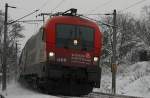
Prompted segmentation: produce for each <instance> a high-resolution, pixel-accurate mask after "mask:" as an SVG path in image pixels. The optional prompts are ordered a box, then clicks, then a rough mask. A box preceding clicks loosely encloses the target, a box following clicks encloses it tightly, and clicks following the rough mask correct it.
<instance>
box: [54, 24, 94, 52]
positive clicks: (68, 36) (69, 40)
mask: <svg viewBox="0 0 150 98" xmlns="http://www.w3.org/2000/svg"><path fill="white" fill-rule="evenodd" d="M56 46H57V47H58V48H67V49H77V50H80V49H81V50H84V51H89V50H92V49H93V46H94V29H92V28H90V27H87V26H80V25H68V24H58V25H57V26H56Z"/></svg>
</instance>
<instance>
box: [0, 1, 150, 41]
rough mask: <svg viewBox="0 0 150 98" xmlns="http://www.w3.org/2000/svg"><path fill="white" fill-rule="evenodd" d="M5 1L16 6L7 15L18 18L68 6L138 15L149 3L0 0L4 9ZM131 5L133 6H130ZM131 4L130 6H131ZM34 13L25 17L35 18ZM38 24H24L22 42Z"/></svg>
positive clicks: (81, 9) (85, 10) (82, 10)
mask: <svg viewBox="0 0 150 98" xmlns="http://www.w3.org/2000/svg"><path fill="white" fill-rule="evenodd" d="M5 3H8V4H9V5H10V6H16V7H17V9H12V8H9V10H8V12H9V16H10V17H11V18H12V19H14V20H15V19H17V18H20V17H22V16H24V15H26V14H28V13H30V12H32V11H34V10H36V9H40V11H39V12H37V13H36V14H39V13H41V12H57V11H65V10H67V9H70V8H77V9H78V13H85V14H86V13H88V14H91V13H108V12H112V11H113V9H116V10H117V11H123V12H130V13H132V14H134V15H135V17H136V16H138V17H139V16H140V12H141V8H142V7H143V6H145V5H150V0H0V9H2V10H3V11H4V6H5ZM132 5H133V6H132ZM131 6H132V7H131ZM36 14H34V15H31V16H30V17H27V18H25V19H24V20H28V19H36V18H35V16H36ZM39 25H40V24H38V25H33V24H32V25H31V24H30V25H24V26H25V30H24V31H23V33H24V34H25V35H26V38H25V39H24V41H23V43H25V41H26V40H27V39H28V38H29V37H30V36H31V35H33V33H35V32H36V30H37V28H39Z"/></svg>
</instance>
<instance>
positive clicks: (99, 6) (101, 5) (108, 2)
mask: <svg viewBox="0 0 150 98" xmlns="http://www.w3.org/2000/svg"><path fill="white" fill-rule="evenodd" d="M111 2H112V0H109V1H106V2H105V3H103V4H100V5H98V6H96V7H95V8H94V9H92V10H91V11H90V12H94V11H96V10H97V9H99V8H101V7H103V6H106V5H107V4H110V3H111Z"/></svg>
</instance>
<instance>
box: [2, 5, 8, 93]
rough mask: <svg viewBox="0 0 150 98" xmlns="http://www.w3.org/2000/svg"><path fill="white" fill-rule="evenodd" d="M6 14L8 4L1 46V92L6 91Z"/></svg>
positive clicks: (6, 9) (6, 8)
mask: <svg viewBox="0 0 150 98" xmlns="http://www.w3.org/2000/svg"><path fill="white" fill-rule="evenodd" d="M7 13H8V4H7V3H6V4H5V21H4V45H3V64H2V73H3V74H2V90H3V91H4V90H6V76H7V75H6V71H7V66H6V65H7V50H6V49H7V43H6V39H7Z"/></svg>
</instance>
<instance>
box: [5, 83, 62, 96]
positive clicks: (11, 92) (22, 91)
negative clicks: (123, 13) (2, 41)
mask: <svg viewBox="0 0 150 98" xmlns="http://www.w3.org/2000/svg"><path fill="white" fill-rule="evenodd" d="M3 95H4V96H5V98H60V97H56V96H51V95H46V94H41V93H39V92H36V91H33V90H29V89H27V88H25V87H23V86H21V85H20V84H19V83H17V82H14V81H13V82H11V83H10V84H8V87H7V91H6V92H3Z"/></svg>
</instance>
